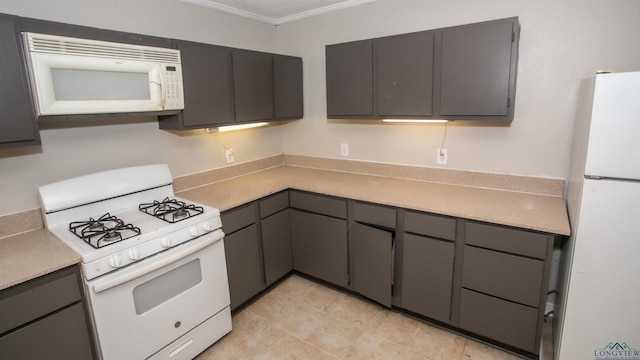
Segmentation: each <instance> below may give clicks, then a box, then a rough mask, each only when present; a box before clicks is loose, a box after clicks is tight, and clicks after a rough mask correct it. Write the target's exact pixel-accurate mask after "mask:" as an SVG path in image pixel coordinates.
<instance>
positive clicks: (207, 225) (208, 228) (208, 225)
mask: <svg viewBox="0 0 640 360" xmlns="http://www.w3.org/2000/svg"><path fill="white" fill-rule="evenodd" d="M202 229H203V230H204V231H211V230H213V229H211V222H210V221H205V222H203V223H202Z"/></svg>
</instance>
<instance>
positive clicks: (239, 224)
mask: <svg viewBox="0 0 640 360" xmlns="http://www.w3.org/2000/svg"><path fill="white" fill-rule="evenodd" d="M220 220H221V221H222V231H224V232H225V234H231V233H232V232H234V231H238V230H240V229H242V228H244V227H247V226H249V225H251V224H253V223H255V222H256V221H257V219H256V204H255V203H251V204H249V205H246V206H241V207H237V208H234V209H231V210H227V211H225V212H223V213H222V214H221V215H220Z"/></svg>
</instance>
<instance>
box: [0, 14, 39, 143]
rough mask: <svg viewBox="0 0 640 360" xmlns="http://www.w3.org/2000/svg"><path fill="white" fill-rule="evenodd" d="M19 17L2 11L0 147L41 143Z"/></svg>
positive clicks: (0, 32) (0, 36) (0, 15)
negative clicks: (24, 55)
mask: <svg viewBox="0 0 640 360" xmlns="http://www.w3.org/2000/svg"><path fill="white" fill-rule="evenodd" d="M17 21H18V18H16V17H14V16H9V15H3V14H0V49H2V51H0V83H2V86H0V148H6V147H14V146H24V145H39V144H40V135H39V133H38V125H37V121H36V120H37V118H36V115H35V111H34V109H33V106H32V103H31V94H30V92H29V87H28V80H27V76H26V68H25V66H24V65H25V64H24V62H23V60H22V43H21V41H20V32H19V31H18V30H17Z"/></svg>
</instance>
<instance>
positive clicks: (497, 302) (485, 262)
mask: <svg viewBox="0 0 640 360" xmlns="http://www.w3.org/2000/svg"><path fill="white" fill-rule="evenodd" d="M463 248H464V254H463V260H462V264H461V273H462V278H461V284H460V285H461V288H460V299H459V300H460V301H459V324H458V326H459V327H460V328H461V329H464V330H467V331H470V332H472V333H475V334H477V335H480V336H482V337H485V338H488V339H491V340H494V341H497V342H500V343H503V344H506V345H509V346H512V347H515V348H517V349H520V350H524V351H526V352H528V353H532V354H538V353H539V348H540V341H541V334H542V325H543V318H544V308H545V303H546V297H547V284H548V277H549V271H550V263H551V259H550V258H551V251H552V248H553V236H551V235H548V234H541V233H535V232H529V231H524V230H520V229H512V228H506V227H500V226H496V225H490V224H483V223H477V222H472V221H469V222H467V223H466V225H465V244H464V247H463Z"/></svg>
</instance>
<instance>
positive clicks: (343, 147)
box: [340, 143, 349, 156]
mask: <svg viewBox="0 0 640 360" xmlns="http://www.w3.org/2000/svg"><path fill="white" fill-rule="evenodd" d="M340 155H342V156H349V144H347V143H342V144H340Z"/></svg>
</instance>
